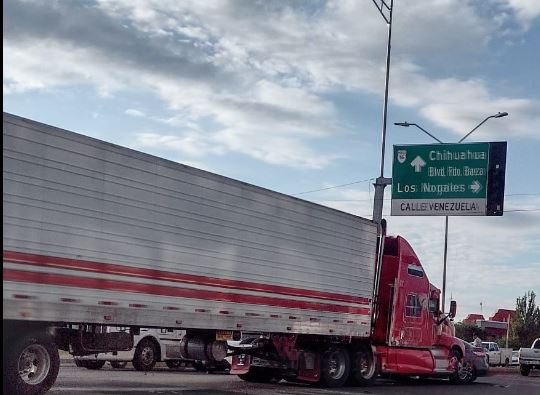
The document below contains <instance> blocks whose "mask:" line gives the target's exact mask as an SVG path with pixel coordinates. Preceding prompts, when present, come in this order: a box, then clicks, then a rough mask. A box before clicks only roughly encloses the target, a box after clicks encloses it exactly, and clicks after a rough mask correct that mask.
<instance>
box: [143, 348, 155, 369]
mask: <svg viewBox="0 0 540 395" xmlns="http://www.w3.org/2000/svg"><path fill="white" fill-rule="evenodd" d="M141 361H142V363H143V364H145V365H150V364H151V363H152V362H153V361H154V349H153V348H152V347H151V346H146V347H144V348H143V349H142V350H141Z"/></svg>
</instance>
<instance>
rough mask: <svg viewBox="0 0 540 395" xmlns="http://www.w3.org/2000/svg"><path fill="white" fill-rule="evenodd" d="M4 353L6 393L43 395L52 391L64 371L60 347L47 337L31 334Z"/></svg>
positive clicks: (14, 343) (15, 342) (13, 344)
mask: <svg viewBox="0 0 540 395" xmlns="http://www.w3.org/2000/svg"><path fill="white" fill-rule="evenodd" d="M6 348H7V349H6V350H4V368H3V370H4V384H3V387H4V393H5V394H22V395H38V394H39V395H41V394H44V393H45V392H47V391H48V390H49V388H51V387H52V386H53V384H54V382H55V380H56V377H57V376H58V370H59V369H60V356H59V355H58V348H57V347H56V344H55V343H54V342H53V340H52V338H51V337H50V336H48V335H46V334H37V333H34V334H30V335H28V336H23V338H20V339H15V341H14V342H13V343H12V344H11V345H10V346H7V347H6Z"/></svg>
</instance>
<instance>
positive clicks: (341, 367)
mask: <svg viewBox="0 0 540 395" xmlns="http://www.w3.org/2000/svg"><path fill="white" fill-rule="evenodd" d="M328 374H329V375H330V377H332V378H333V379H335V380H339V379H340V378H341V377H343V375H344V374H345V356H344V355H343V353H342V352H340V351H333V352H332V353H331V354H330V355H329V356H328Z"/></svg>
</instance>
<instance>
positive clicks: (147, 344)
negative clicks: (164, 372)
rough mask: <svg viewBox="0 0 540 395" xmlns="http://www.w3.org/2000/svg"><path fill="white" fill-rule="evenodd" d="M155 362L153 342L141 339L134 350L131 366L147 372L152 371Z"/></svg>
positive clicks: (155, 355)
mask: <svg viewBox="0 0 540 395" xmlns="http://www.w3.org/2000/svg"><path fill="white" fill-rule="evenodd" d="M156 362H157V351H156V346H155V345H154V342H152V341H151V340H149V339H143V340H141V342H140V343H139V344H138V345H137V348H136V349H135V355H134V356H133V362H132V363H133V366H134V367H135V369H136V370H140V371H144V372H147V371H149V370H152V369H153V367H154V365H155V364H156Z"/></svg>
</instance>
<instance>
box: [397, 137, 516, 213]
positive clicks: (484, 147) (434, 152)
mask: <svg viewBox="0 0 540 395" xmlns="http://www.w3.org/2000/svg"><path fill="white" fill-rule="evenodd" d="M505 169H506V142H493V143H470V144H428V145H395V146H394V162H393V167H392V215H449V216H450V215H502V213H503V203H504V176H505Z"/></svg>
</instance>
